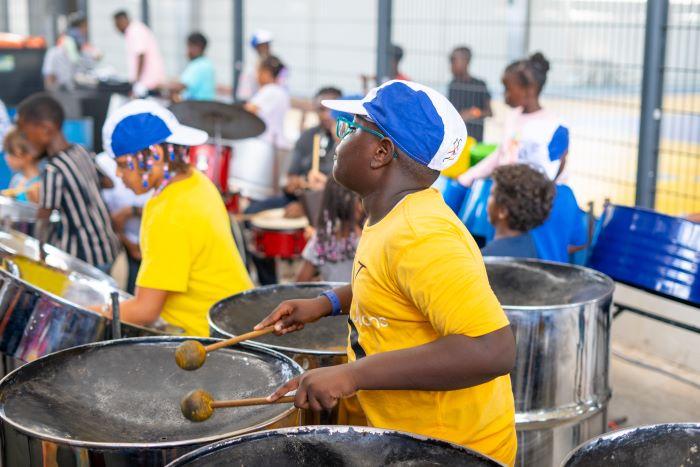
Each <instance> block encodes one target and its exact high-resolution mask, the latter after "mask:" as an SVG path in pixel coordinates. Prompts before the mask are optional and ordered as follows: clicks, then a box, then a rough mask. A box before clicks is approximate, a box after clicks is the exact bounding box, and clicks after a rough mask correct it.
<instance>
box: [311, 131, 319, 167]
mask: <svg viewBox="0 0 700 467" xmlns="http://www.w3.org/2000/svg"><path fill="white" fill-rule="evenodd" d="M320 151H321V135H319V134H318V133H316V134H315V135H314V147H313V152H312V153H311V171H313V172H318V165H319V164H318V160H319V152H320Z"/></svg>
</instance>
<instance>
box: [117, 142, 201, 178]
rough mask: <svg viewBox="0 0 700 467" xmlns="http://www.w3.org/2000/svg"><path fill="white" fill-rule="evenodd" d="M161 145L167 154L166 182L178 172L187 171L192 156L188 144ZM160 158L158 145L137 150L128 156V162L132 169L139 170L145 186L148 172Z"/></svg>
mask: <svg viewBox="0 0 700 467" xmlns="http://www.w3.org/2000/svg"><path fill="white" fill-rule="evenodd" d="M160 147H161V148H162V150H163V153H164V154H165V160H164V162H165V166H164V172H165V174H164V178H165V182H166V183H167V181H168V180H169V179H170V178H171V177H173V176H174V175H176V174H180V173H185V172H187V171H188V170H189V168H190V156H189V153H188V150H189V148H188V147H187V146H180V145H177V144H168V143H162V144H160ZM159 159H160V155H159V154H158V151H157V149H156V145H152V146H149V147H147V148H145V149H142V150H140V151H137V152H136V153H135V154H134V155H133V156H127V164H129V168H130V169H132V170H137V171H138V173H139V175H141V177H142V180H143V186H144V187H146V186H148V174H149V173H150V171H151V168H152V167H153V162H154V161H157V160H159Z"/></svg>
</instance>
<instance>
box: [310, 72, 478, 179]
mask: <svg viewBox="0 0 700 467" xmlns="http://www.w3.org/2000/svg"><path fill="white" fill-rule="evenodd" d="M321 103H322V104H323V105H324V106H326V107H328V108H329V109H332V110H336V111H339V112H346V113H349V114H353V115H362V116H364V117H366V118H367V119H369V120H371V121H372V122H374V123H375V124H376V125H377V126H378V127H379V128H380V130H381V131H382V132H383V133H384V134H385V135H387V136H388V137H389V138H390V139H391V140H392V141H393V142H394V144H395V145H396V146H397V147H398V148H399V149H400V150H401V151H402V152H404V153H405V154H406V155H408V156H409V157H410V158H411V159H413V160H415V161H416V162H418V163H420V164H423V165H426V166H428V167H430V168H431V169H434V170H444V169H446V168H448V167H450V166H451V165H452V164H454V163H455V162H457V159H458V158H459V156H460V154H461V153H462V150H463V149H464V145H465V144H466V141H467V127H466V125H465V124H464V120H463V119H462V117H461V116H460V115H459V112H457V109H455V108H454V106H453V105H452V104H451V103H450V101H448V100H447V98H446V97H445V96H443V95H442V94H440V93H439V92H437V91H436V90H434V89H432V88H429V87H428V86H424V85H422V84H418V83H414V82H412V81H403V80H392V81H387V82H386V83H384V84H382V85H381V86H379V87H377V88H374V89H372V90H371V91H370V92H369V93H368V94H367V95H366V96H365V97H364V98H363V99H359V100H342V99H336V100H324V101H322V102H321Z"/></svg>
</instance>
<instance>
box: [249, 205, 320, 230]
mask: <svg viewBox="0 0 700 467" xmlns="http://www.w3.org/2000/svg"><path fill="white" fill-rule="evenodd" d="M250 223H251V225H252V226H253V227H257V228H259V229H265V230H282V231H283V230H300V229H305V228H306V227H308V226H309V221H308V220H307V219H306V217H295V218H287V217H284V208H280V209H270V210H267V211H263V212H261V213H260V214H257V215H255V216H254V217H253V218H252V219H251V220H250Z"/></svg>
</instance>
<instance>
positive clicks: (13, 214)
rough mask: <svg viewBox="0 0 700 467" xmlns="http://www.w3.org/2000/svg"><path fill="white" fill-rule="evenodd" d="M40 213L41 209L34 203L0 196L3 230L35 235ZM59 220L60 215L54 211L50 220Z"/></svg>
mask: <svg viewBox="0 0 700 467" xmlns="http://www.w3.org/2000/svg"><path fill="white" fill-rule="evenodd" d="M38 212H39V207H38V206H37V205H36V204H34V203H27V202H23V201H17V200H16V199H14V198H11V197H8V196H2V195H0V226H2V229H3V230H9V228H10V227H12V228H15V229H19V230H21V231H22V232H25V233H33V232H32V231H33V230H34V226H35V224H36V220H37V213H38ZM58 218H59V217H58V213H57V212H55V211H54V213H53V214H52V216H51V219H50V220H51V221H57V220H58Z"/></svg>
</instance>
